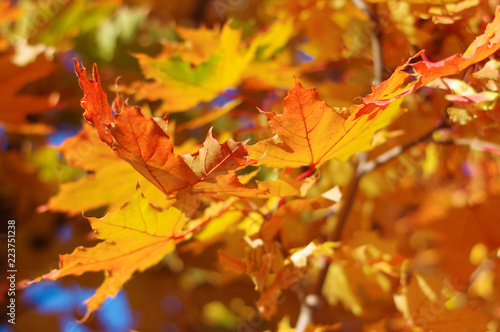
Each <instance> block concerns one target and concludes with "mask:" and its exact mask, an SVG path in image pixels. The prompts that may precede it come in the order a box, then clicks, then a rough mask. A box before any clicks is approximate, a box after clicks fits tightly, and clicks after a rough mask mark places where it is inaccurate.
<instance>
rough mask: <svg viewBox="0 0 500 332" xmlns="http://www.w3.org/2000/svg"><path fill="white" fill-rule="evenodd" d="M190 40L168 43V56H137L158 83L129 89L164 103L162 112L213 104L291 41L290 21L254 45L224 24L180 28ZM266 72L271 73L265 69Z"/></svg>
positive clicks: (265, 33) (256, 39)
mask: <svg viewBox="0 0 500 332" xmlns="http://www.w3.org/2000/svg"><path fill="white" fill-rule="evenodd" d="M177 31H178V33H179V34H180V36H181V37H182V38H184V39H186V41H185V42H184V43H182V44H178V45H176V46H174V45H175V44H173V43H167V44H165V47H164V50H163V52H162V53H161V54H160V55H158V56H156V57H155V58H152V57H150V56H148V55H146V54H135V55H134V56H135V57H136V58H137V60H138V61H139V65H140V66H141V69H142V72H143V73H144V75H145V76H146V77H147V78H148V79H152V80H154V81H153V82H146V83H145V82H141V83H140V84H139V85H135V86H132V87H131V88H129V89H124V90H125V91H126V92H128V93H134V94H135V96H136V97H137V98H146V99H148V100H152V101H153V100H159V99H161V100H162V101H163V102H162V105H161V106H160V109H159V112H161V113H165V112H169V113H172V112H181V111H185V110H187V109H190V108H193V107H194V106H196V105H197V104H199V103H200V102H208V101H211V100H212V99H214V98H215V97H217V96H218V95H219V94H220V93H221V92H223V91H224V90H225V89H228V88H232V87H236V86H238V85H239V84H240V83H241V81H242V80H243V78H244V77H246V76H254V75H255V68H251V67H250V64H251V63H253V62H258V60H259V59H263V58H264V59H267V58H269V57H271V56H272V55H273V54H274V53H275V52H276V51H277V50H279V49H280V48H281V47H282V46H283V45H284V44H286V42H287V41H288V39H289V38H290V36H291V33H292V26H291V22H290V21H289V20H285V21H277V22H275V23H274V24H272V25H271V26H270V27H268V28H267V29H266V30H265V31H263V32H262V33H260V34H258V35H256V36H255V37H254V38H253V40H252V41H251V42H249V43H242V42H241V31H240V30H236V29H233V28H231V26H230V24H229V23H227V24H225V25H224V26H223V27H222V29H221V30H220V31H217V30H215V31H210V30H207V29H187V28H178V29H177ZM261 70H262V71H265V70H266V68H261Z"/></svg>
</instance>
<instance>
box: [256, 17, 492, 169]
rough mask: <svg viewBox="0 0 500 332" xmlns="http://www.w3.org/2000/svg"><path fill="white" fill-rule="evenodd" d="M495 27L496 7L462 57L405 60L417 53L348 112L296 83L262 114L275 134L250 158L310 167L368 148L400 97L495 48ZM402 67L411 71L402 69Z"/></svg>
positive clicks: (277, 164)
mask: <svg viewBox="0 0 500 332" xmlns="http://www.w3.org/2000/svg"><path fill="white" fill-rule="evenodd" d="M499 27H500V8H499V9H497V15H496V17H495V19H494V21H493V22H492V23H490V24H489V25H488V27H487V28H486V31H485V33H484V34H483V35H481V36H479V37H477V38H476V40H475V41H474V42H473V43H472V44H471V45H470V46H469V48H468V49H467V51H466V52H465V53H464V55H463V56H459V55H455V56H452V57H449V58H447V59H445V60H443V61H440V62H437V63H431V62H429V61H427V60H423V61H419V62H416V63H410V61H411V60H413V59H415V58H417V57H418V56H421V55H422V54H423V51H420V52H418V53H417V54H416V55H415V56H413V57H411V58H410V59H409V60H408V61H407V62H406V63H405V64H404V65H402V66H399V67H398V68H397V69H396V70H395V71H394V73H393V74H392V75H391V77H390V78H389V79H387V80H385V81H384V82H382V83H381V84H380V86H378V87H373V92H372V93H371V94H369V95H368V96H366V97H365V98H362V102H363V104H362V105H353V106H351V107H350V108H349V109H348V110H342V111H341V110H340V109H331V108H330V107H328V106H327V105H326V104H325V103H324V102H322V101H321V100H320V99H319V97H318V95H317V93H316V91H315V90H312V89H304V88H303V87H302V85H301V84H300V83H299V82H298V81H296V82H295V85H294V87H292V88H291V89H290V91H289V92H288V96H287V98H286V99H285V102H284V107H285V111H284V112H283V114H281V115H278V114H276V113H274V112H265V113H264V114H265V115H266V116H267V118H268V121H269V125H270V127H271V129H272V131H273V132H274V133H275V134H277V135H276V136H274V137H273V138H271V139H268V140H264V141H260V142H258V143H257V144H255V145H253V146H251V147H249V154H250V156H251V157H252V158H258V157H260V156H263V157H262V158H261V159H260V160H259V163H260V164H266V165H267V166H271V167H280V166H281V165H282V164H283V163H284V162H285V163H286V164H287V165H288V166H291V167H299V166H313V167H315V166H318V165H321V164H322V163H324V162H325V161H327V160H329V159H331V158H336V159H338V160H341V161H343V160H347V159H348V158H349V157H350V156H351V155H353V154H354V153H356V152H359V151H368V150H370V149H372V148H373V146H372V144H371V143H372V138H373V134H374V133H375V132H376V131H377V130H379V129H382V128H384V127H385V126H387V125H388V124H389V123H390V122H391V120H392V119H393V118H394V117H395V116H396V115H397V114H398V113H399V104H400V103H401V101H402V100H401V98H402V97H404V96H406V95H408V94H410V93H412V92H414V91H416V90H417V89H419V88H421V87H422V86H424V85H426V84H428V83H430V82H432V81H434V80H435V79H437V78H440V77H443V76H449V75H453V74H457V73H459V72H460V71H462V70H463V69H465V68H467V67H468V66H470V65H472V64H474V63H476V62H479V61H482V60H484V59H485V58H487V57H488V56H490V55H491V54H493V53H495V52H496V51H497V50H498V49H499V48H500V29H499ZM408 67H411V68H413V69H414V70H415V73H416V74H414V75H410V74H409V73H407V72H406V71H405V70H407V68H408ZM410 76H411V77H412V79H410ZM408 82H409V83H408ZM381 111H384V112H381ZM264 154H265V155H264Z"/></svg>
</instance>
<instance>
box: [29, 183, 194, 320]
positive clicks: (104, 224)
mask: <svg viewBox="0 0 500 332" xmlns="http://www.w3.org/2000/svg"><path fill="white" fill-rule="evenodd" d="M89 221H90V224H91V226H92V228H93V229H94V232H95V234H96V237H97V238H99V239H101V240H103V242H100V243H99V244H97V245H96V246H95V247H92V248H84V247H78V248H76V249H75V251H74V252H73V253H72V254H69V255H61V256H60V262H59V270H53V271H51V272H49V273H48V274H45V275H43V276H41V277H39V278H37V279H35V280H34V281H33V282H38V281H40V280H42V279H52V280H55V279H59V278H62V277H64V276H68V275H77V276H78V275H81V274H83V273H85V272H96V271H105V272H106V276H105V279H104V281H103V283H102V284H101V285H100V286H99V288H97V291H96V293H95V294H94V295H93V296H92V297H91V298H90V299H88V300H87V301H86V305H87V313H86V314H85V316H84V317H83V318H82V320H86V319H87V318H88V317H89V315H90V314H91V313H92V312H94V311H95V310H97V309H98V308H99V307H100V306H101V305H102V303H103V302H104V301H105V300H106V298H108V297H109V296H115V295H116V294H117V293H118V291H119V290H120V289H121V288H122V287H123V285H124V284H125V282H127V281H128V280H129V279H130V278H131V277H132V274H133V273H134V272H136V271H139V272H142V271H144V270H146V269H147V268H149V267H151V266H153V265H155V264H157V263H158V262H159V261H160V260H161V259H162V258H163V256H165V255H166V254H167V253H169V252H172V251H174V249H175V245H176V243H177V242H178V241H180V240H181V239H182V238H184V235H183V234H181V229H182V228H183V227H184V225H185V224H186V222H187V221H188V220H187V218H185V217H184V215H183V213H182V212H181V211H180V210H178V209H176V208H174V207H170V208H169V209H167V210H162V209H160V208H158V207H156V206H154V205H151V204H150V203H149V202H148V200H147V199H145V198H144V196H143V195H142V192H141V190H140V188H138V189H137V190H136V193H135V195H134V196H133V197H132V199H131V200H130V201H129V202H128V203H126V204H125V205H123V206H122V207H121V208H120V210H118V211H116V212H113V213H109V214H107V215H106V216H105V217H103V218H89Z"/></svg>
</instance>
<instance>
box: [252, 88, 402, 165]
mask: <svg viewBox="0 0 500 332" xmlns="http://www.w3.org/2000/svg"><path fill="white" fill-rule="evenodd" d="M284 106H285V111H284V112H283V114H276V113H274V112H264V114H265V115H266V116H267V118H268V122H269V125H270V127H271V130H272V131H273V132H274V133H276V134H277V135H276V136H274V137H272V138H270V139H267V140H264V141H260V142H257V144H255V145H252V146H249V147H248V152H249V155H250V157H252V158H260V159H259V161H258V163H259V164H265V165H267V166H270V167H283V165H284V164H285V165H287V166H290V167H299V166H313V167H316V166H318V165H321V164H322V163H324V162H325V161H328V160H329V159H331V158H337V159H340V160H346V159H347V158H349V157H350V156H351V155H352V154H354V153H356V152H358V151H366V150H369V149H371V148H372V144H371V143H372V138H373V134H375V132H376V131H377V130H380V129H382V128H384V127H385V126H387V125H388V124H389V123H390V121H391V120H392V118H393V117H395V116H396V115H397V114H398V113H399V111H400V109H399V102H397V101H396V102H394V103H392V104H391V105H390V106H391V107H389V108H388V109H387V111H386V112H384V114H381V115H380V116H379V117H377V119H369V118H368V117H367V116H365V117H363V118H360V119H355V114H350V113H349V112H348V110H347V109H345V108H331V107H329V106H328V105H327V104H326V103H325V102H324V101H321V99H320V98H319V96H318V93H317V91H316V90H315V89H306V88H304V87H303V86H302V85H301V84H300V82H299V81H298V80H295V85H294V86H293V87H292V88H291V89H290V91H288V96H287V97H286V98H285V101H284ZM261 157H262V158H261Z"/></svg>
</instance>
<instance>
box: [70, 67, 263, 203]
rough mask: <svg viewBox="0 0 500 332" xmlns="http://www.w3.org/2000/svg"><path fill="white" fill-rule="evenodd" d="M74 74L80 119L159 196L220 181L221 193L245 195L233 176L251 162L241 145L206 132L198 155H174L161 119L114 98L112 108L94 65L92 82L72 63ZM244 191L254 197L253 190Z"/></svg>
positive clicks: (208, 189)
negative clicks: (80, 95) (81, 95)
mask: <svg viewBox="0 0 500 332" xmlns="http://www.w3.org/2000/svg"><path fill="white" fill-rule="evenodd" d="M75 71H76V73H77V75H78V78H79V81H80V85H81V87H82V89H83V90H84V92H85V97H84V98H83V99H82V106H83V108H84V109H85V112H84V117H85V119H86V120H87V121H89V122H90V123H92V124H93V125H94V126H95V127H96V129H97V132H98V134H99V138H100V139H101V140H102V141H104V142H105V143H107V144H108V145H109V146H110V147H112V148H113V150H114V152H115V153H116V154H117V155H118V156H120V157H121V158H122V159H124V160H125V161H127V162H129V163H130V164H131V165H132V166H133V167H134V168H135V169H136V170H137V171H138V172H139V173H141V174H142V175H143V176H144V177H145V178H146V179H148V180H149V181H150V182H151V183H153V184H154V185H155V186H156V187H158V188H159V189H160V190H161V191H162V192H164V193H167V194H169V193H172V192H175V191H177V190H180V189H183V188H186V187H189V186H197V188H198V189H199V188H204V187H208V188H207V189H206V190H203V189H199V190H198V193H200V192H203V191H214V190H213V189H210V188H213V185H210V184H213V183H214V182H218V181H220V182H221V183H222V182H224V184H225V191H226V192H231V193H233V194H237V193H241V194H242V195H245V190H246V189H245V188H247V187H245V186H243V185H242V184H241V183H240V182H239V181H238V178H237V176H236V175H235V174H234V172H235V171H237V170H238V169H241V168H243V167H245V166H247V165H250V164H253V163H255V161H254V160H251V159H250V158H248V154H247V151H246V149H245V143H238V142H235V141H234V140H232V139H229V140H227V141H226V142H225V143H223V144H220V143H219V142H218V141H217V140H215V139H214V138H213V137H212V132H211V131H209V132H208V135H207V138H206V140H205V142H204V143H203V146H202V148H201V149H200V151H198V152H196V153H194V154H191V155H189V154H185V155H177V154H175V153H174V147H173V144H172V141H171V140H170V138H169V136H168V134H167V133H166V129H165V127H166V124H167V121H166V118H165V119H159V118H151V117H145V116H144V115H143V114H142V113H141V110H140V108H139V107H131V106H129V105H128V104H126V103H125V102H124V101H123V100H122V99H120V98H119V97H117V98H116V99H115V101H114V103H113V109H112V108H111V106H110V105H109V104H108V103H107V99H106V94H105V93H104V91H103V90H102V87H101V85H100V84H99V75H98V73H97V68H96V66H94V71H93V76H94V80H89V79H88V78H87V76H86V70H85V69H84V68H83V69H82V68H80V65H79V64H78V62H77V61H76V60H75ZM113 111H114V112H115V114H116V115H115V117H113V114H112V112H113ZM221 177H222V178H221ZM215 185H216V186H217V184H215ZM231 189H232V190H231ZM247 189H248V190H250V191H251V192H252V194H255V193H256V191H255V190H256V189H251V188H247ZM215 191H216V192H217V190H215ZM259 192H260V193H264V192H265V191H259ZM247 195H248V193H247Z"/></svg>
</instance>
